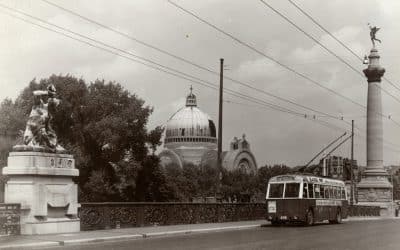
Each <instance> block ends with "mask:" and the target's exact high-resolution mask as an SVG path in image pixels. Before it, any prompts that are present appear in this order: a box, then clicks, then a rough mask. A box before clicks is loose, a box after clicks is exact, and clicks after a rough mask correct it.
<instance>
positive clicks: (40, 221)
mask: <svg viewBox="0 0 400 250" xmlns="http://www.w3.org/2000/svg"><path fill="white" fill-rule="evenodd" d="M3 174H4V175H7V176H9V181H8V182H7V183H6V186H5V197H4V198H5V202H6V203H20V204H21V233H22V234H49V233H67V232H79V231H80V221H79V218H78V207H79V204H78V187H77V185H76V184H75V183H74V182H73V181H72V178H73V177H74V176H79V170H77V169H75V161H74V158H73V156H72V155H69V154H55V153H43V152H10V155H9V157H8V164H7V167H5V168H3Z"/></svg>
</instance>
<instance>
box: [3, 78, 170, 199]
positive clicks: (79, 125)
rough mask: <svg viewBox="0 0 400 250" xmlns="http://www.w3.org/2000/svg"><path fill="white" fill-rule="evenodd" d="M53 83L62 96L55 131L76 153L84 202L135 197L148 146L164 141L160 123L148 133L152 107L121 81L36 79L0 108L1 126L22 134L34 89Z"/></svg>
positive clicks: (153, 147)
mask: <svg viewBox="0 0 400 250" xmlns="http://www.w3.org/2000/svg"><path fill="white" fill-rule="evenodd" d="M49 84H53V85H54V86H55V87H56V89H57V95H58V96H57V97H58V98H59V99H61V104H60V106H59V107H58V109H57V111H56V114H55V116H54V129H55V130H56V133H57V135H58V139H59V142H60V144H61V145H63V146H64V147H65V148H67V149H68V150H70V151H71V153H72V154H74V156H75V158H76V164H77V167H78V168H79V170H80V176H79V179H78V183H79V186H80V189H81V190H80V191H81V194H82V195H81V198H83V199H84V200H96V201H98V200H130V201H133V200H135V194H136V191H135V190H136V181H137V179H136V177H137V175H138V172H140V169H141V168H143V163H146V162H148V161H149V160H148V151H149V150H148V149H149V148H150V149H151V150H152V151H153V152H154V150H155V148H156V147H157V145H160V138H161V134H162V132H163V130H162V128H161V127H157V128H155V129H154V130H151V131H148V130H147V128H146V124H147V122H148V118H149V116H150V115H151V113H152V111H153V109H152V108H151V107H149V106H147V105H145V102H144V101H143V100H142V99H140V98H139V97H137V96H136V95H134V94H131V93H129V91H127V90H126V89H124V88H123V87H122V86H121V85H120V84H119V83H116V82H105V81H104V80H96V81H94V82H92V83H90V84H86V82H85V81H84V80H83V79H78V78H75V77H73V76H70V75H66V76H62V75H59V76H57V75H52V76H50V77H49V78H46V79H42V80H40V81H37V80H36V79H34V80H32V81H31V82H30V83H29V85H28V86H27V87H26V88H25V89H24V90H22V92H21V94H20V95H19V96H18V98H17V99H16V100H15V102H12V101H11V100H9V99H6V100H5V101H3V103H2V105H1V108H0V118H1V121H2V122H1V124H0V130H1V131H8V132H9V133H14V134H17V133H20V132H19V131H23V130H24V129H25V122H26V120H27V118H28V115H29V112H30V111H31V107H32V103H33V95H32V92H33V91H34V90H38V89H45V88H46V87H47V85H49Z"/></svg>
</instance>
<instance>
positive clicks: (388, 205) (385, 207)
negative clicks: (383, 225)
mask: <svg viewBox="0 0 400 250" xmlns="http://www.w3.org/2000/svg"><path fill="white" fill-rule="evenodd" d="M386 175H387V174H386ZM357 191H358V203H357V204H359V205H365V206H379V207H380V208H381V213H380V214H381V216H385V217H392V216H394V204H393V186H392V184H391V183H390V182H389V180H388V179H387V176H385V175H383V174H382V175H379V176H378V175H375V176H373V175H371V176H366V177H365V178H362V179H361V181H360V183H359V184H358V185H357Z"/></svg>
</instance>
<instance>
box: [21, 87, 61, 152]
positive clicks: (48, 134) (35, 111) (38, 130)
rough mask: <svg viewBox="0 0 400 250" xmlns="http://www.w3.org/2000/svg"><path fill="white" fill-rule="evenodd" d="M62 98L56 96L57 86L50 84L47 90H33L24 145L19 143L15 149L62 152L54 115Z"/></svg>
mask: <svg viewBox="0 0 400 250" xmlns="http://www.w3.org/2000/svg"><path fill="white" fill-rule="evenodd" d="M59 104H60V100H59V99H58V98H56V88H55V87H54V85H52V84H51V85H49V86H48V87H47V90H35V91H33V105H32V110H31V113H30V114H29V118H28V121H27V123H26V128H25V131H24V134H23V143H24V145H17V146H15V147H14V151H39V152H51V153H56V152H57V153H62V152H64V151H65V149H64V148H63V147H61V146H60V145H59V144H58V141H57V135H56V133H55V131H54V129H53V124H52V123H53V117H54V112H55V109H56V107H57V106H58V105H59Z"/></svg>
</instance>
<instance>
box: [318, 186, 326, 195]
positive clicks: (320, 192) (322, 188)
mask: <svg viewBox="0 0 400 250" xmlns="http://www.w3.org/2000/svg"><path fill="white" fill-rule="evenodd" d="M319 197H320V198H325V187H324V185H320V186H319Z"/></svg>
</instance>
